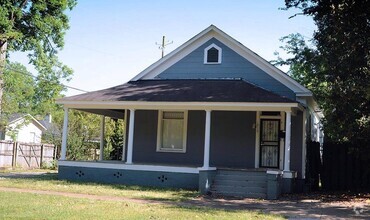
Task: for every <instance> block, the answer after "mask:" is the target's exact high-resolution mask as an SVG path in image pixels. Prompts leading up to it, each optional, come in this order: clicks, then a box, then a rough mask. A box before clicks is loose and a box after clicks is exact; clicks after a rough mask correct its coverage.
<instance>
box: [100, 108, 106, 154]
mask: <svg viewBox="0 0 370 220" xmlns="http://www.w3.org/2000/svg"><path fill="white" fill-rule="evenodd" d="M104 133H105V116H104V115H102V116H101V119H100V154H99V160H100V161H102V160H103V159H104Z"/></svg>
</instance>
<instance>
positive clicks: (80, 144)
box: [59, 110, 100, 160]
mask: <svg viewBox="0 0 370 220" xmlns="http://www.w3.org/2000/svg"><path fill="white" fill-rule="evenodd" d="M59 124H60V125H62V123H59ZM61 129H62V127H61ZM99 132H100V118H99V116H98V115H94V114H89V113H86V112H82V111H75V110H70V112H69V123H68V143H67V146H68V147H67V158H68V159H69V160H91V159H96V155H95V154H96V153H95V149H98V148H99V137H100V133H99Z"/></svg>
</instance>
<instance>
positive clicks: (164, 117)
mask: <svg viewBox="0 0 370 220" xmlns="http://www.w3.org/2000/svg"><path fill="white" fill-rule="evenodd" d="M187 116H188V112H187V111H159V115H158V137H157V151H160V152H180V153H185V152H186V131H187Z"/></svg>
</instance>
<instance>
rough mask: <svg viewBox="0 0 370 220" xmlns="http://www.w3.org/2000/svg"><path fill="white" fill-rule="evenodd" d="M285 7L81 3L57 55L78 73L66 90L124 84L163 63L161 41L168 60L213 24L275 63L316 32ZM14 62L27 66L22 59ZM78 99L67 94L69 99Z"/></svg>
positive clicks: (246, 1) (135, 0) (209, 1)
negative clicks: (294, 38) (288, 39)
mask: <svg viewBox="0 0 370 220" xmlns="http://www.w3.org/2000/svg"><path fill="white" fill-rule="evenodd" d="M283 7H284V0H258V1H256V0H186V1H185V0H176V1H175V0H155V1H154V0H140V1H139V0H125V1H118V0H79V1H78V4H77V6H76V7H75V8H74V9H73V10H72V11H70V12H67V14H68V16H69V19H70V29H69V30H68V31H67V33H66V35H65V46H64V48H63V50H61V51H60V52H59V55H58V56H59V59H60V60H61V61H62V62H63V63H64V64H66V65H68V66H69V67H71V68H72V69H73V70H74V75H73V77H72V80H71V81H70V82H66V83H65V84H66V85H68V86H71V87H76V88H79V89H82V90H85V91H94V90H99V89H104V88H108V87H112V86H115V85H118V84H123V83H125V82H127V81H129V80H130V79H132V78H133V77H134V76H135V75H137V74H139V73H140V72H141V71H142V70H144V69H145V68H146V67H148V66H149V65H151V64H152V63H154V62H156V61H157V60H159V59H160V58H161V50H159V48H158V45H156V43H161V41H162V36H166V39H167V40H169V42H173V43H171V44H169V45H167V47H166V50H165V54H168V53H169V52H171V51H172V50H174V49H176V48H177V47H179V46H180V45H182V44H183V43H185V42H186V41H188V40H189V39H190V38H192V37H193V36H195V35H196V34H198V33H199V32H201V31H202V30H204V29H206V28H207V27H208V26H210V25H211V24H213V25H215V26H217V27H218V28H220V29H221V30H223V31H224V32H226V33H227V34H228V35H230V36H231V37H233V38H235V39H236V40H237V41H239V42H241V43H242V44H244V46H246V47H248V48H249V49H251V50H252V51H254V52H256V53H257V54H259V55H260V56H261V57H263V58H264V59H266V60H268V61H270V60H273V59H276V56H275V55H274V52H275V51H277V50H278V49H279V47H280V46H281V45H282V43H281V42H280V41H279V39H280V38H281V37H283V36H286V35H288V34H291V33H301V34H302V35H303V36H306V37H307V38H310V37H311V36H312V33H313V31H314V30H315V26H314V23H313V21H312V19H311V18H310V17H305V16H296V17H294V18H291V19H289V17H290V16H292V15H294V14H295V13H296V12H298V11H296V10H288V11H284V10H279V8H283ZM10 60H11V61H17V62H20V63H23V64H27V58H26V56H25V54H21V53H13V54H11V55H10ZM27 68H28V69H29V70H30V71H31V72H33V74H35V75H36V74H37V73H35V72H34V70H33V68H32V67H30V66H29V65H28V66H27ZM283 70H284V71H286V70H287V69H286V68H285V69H284V68H283ZM79 93H81V92H80V91H77V90H73V89H68V90H67V91H66V93H65V95H67V96H70V95H75V94H79Z"/></svg>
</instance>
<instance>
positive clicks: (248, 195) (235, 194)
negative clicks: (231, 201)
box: [211, 190, 267, 199]
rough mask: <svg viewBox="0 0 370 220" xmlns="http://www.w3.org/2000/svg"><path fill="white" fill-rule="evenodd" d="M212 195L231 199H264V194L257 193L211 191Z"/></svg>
mask: <svg viewBox="0 0 370 220" xmlns="http://www.w3.org/2000/svg"><path fill="white" fill-rule="evenodd" d="M211 193H212V195H217V196H232V197H241V198H256V199H266V198H267V196H266V193H257V192H236V191H228V192H219V191H216V190H211Z"/></svg>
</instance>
